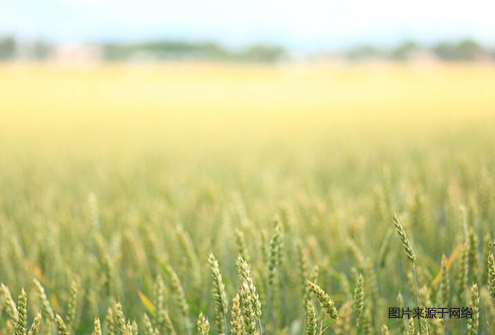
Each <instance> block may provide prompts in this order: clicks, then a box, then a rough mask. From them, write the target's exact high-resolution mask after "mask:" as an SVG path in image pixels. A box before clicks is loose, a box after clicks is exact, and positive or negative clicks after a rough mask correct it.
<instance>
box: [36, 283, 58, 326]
mask: <svg viewBox="0 0 495 335" xmlns="http://www.w3.org/2000/svg"><path fill="white" fill-rule="evenodd" d="M33 281H34V285H35V286H36V288H37V290H38V295H39V297H40V300H41V311H42V313H43V315H44V316H45V318H46V319H48V320H50V321H55V313H53V309H52V306H51V305H50V302H49V301H48V297H47V296H46V293H45V289H44V288H43V286H41V283H40V282H39V281H37V280H36V279H34V280H33Z"/></svg>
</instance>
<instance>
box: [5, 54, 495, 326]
mask: <svg viewBox="0 0 495 335" xmlns="http://www.w3.org/2000/svg"><path fill="white" fill-rule="evenodd" d="M494 153H495V68H494V67H493V66H487V65H466V64H449V65H435V66H433V65H432V66H425V65H422V66H419V65H414V66H413V65H409V66H406V65H386V64H374V65H373V64H363V65H354V66H348V65H328V64H327V65H325V64H320V65H312V66H305V65H280V66H262V65H221V64H217V65H212V64H169V65H162V66H144V65H140V66H138V65H127V66H122V65H113V66H109V65H108V66H104V67H94V68H76V69H74V68H67V69H61V68H58V67H54V66H46V65H44V66H36V65H25V64H15V65H9V66H7V65H2V66H0V283H3V284H2V286H1V289H0V334H1V335H7V334H14V335H26V334H29V335H38V334H39V335H55V334H58V335H84V334H90V333H92V334H94V335H138V334H139V335H193V334H199V335H207V334H223V335H255V334H259V335H303V334H306V335H322V334H326V335H330V334H336V335H339V334H341V335H344V334H345V335H349V334H358V335H372V334H400V335H408V334H411V335H412V334H419V333H420V332H421V334H422V335H423V334H431V335H436V334H454V335H455V334H469V335H476V334H479V335H481V334H495V324H494V322H495V321H493V320H495V261H494V258H493V252H495V248H494V247H492V246H491V245H490V243H492V242H493V240H494V239H495V224H494V219H495V154H494ZM394 215H396V216H394ZM415 279H416V280H415ZM415 284H416V285H415ZM418 302H419V306H422V307H437V308H438V307H470V308H472V311H473V318H472V319H456V318H452V319H447V320H440V319H435V318H432V319H423V320H422V321H421V322H418V320H416V319H414V320H413V321H411V322H408V320H407V318H405V319H391V318H389V308H390V307H406V308H407V307H409V308H411V309H413V308H416V307H417V306H418ZM411 320H412V319H411Z"/></svg>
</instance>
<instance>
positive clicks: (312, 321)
mask: <svg viewBox="0 0 495 335" xmlns="http://www.w3.org/2000/svg"><path fill="white" fill-rule="evenodd" d="M317 322H318V321H317V320H316V314H315V308H314V307H313V304H312V303H311V301H309V300H308V301H307V302H306V334H307V335H316V331H317V327H318V325H317Z"/></svg>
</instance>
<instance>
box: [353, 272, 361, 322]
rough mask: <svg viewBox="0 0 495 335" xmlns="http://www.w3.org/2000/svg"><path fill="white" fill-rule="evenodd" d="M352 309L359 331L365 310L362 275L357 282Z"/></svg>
mask: <svg viewBox="0 0 495 335" xmlns="http://www.w3.org/2000/svg"><path fill="white" fill-rule="evenodd" d="M352 309H353V314H354V317H355V320H356V328H357V329H359V322H360V319H361V314H362V313H363V309H364V278H363V275H362V274H359V276H358V278H357V280H356V288H355V289H354V301H353V305H352Z"/></svg>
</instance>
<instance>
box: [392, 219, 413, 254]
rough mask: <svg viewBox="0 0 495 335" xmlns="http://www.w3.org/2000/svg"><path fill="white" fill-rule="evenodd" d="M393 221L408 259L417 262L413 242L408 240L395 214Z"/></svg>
mask: <svg viewBox="0 0 495 335" xmlns="http://www.w3.org/2000/svg"><path fill="white" fill-rule="evenodd" d="M392 219H393V220H394V225H395V229H396V230H397V234H399V237H400V240H401V242H402V247H403V248H404V252H405V253H406V256H407V258H408V259H409V260H410V261H411V262H412V263H415V262H416V255H415V254H414V250H413V248H412V246H411V242H410V241H409V239H408V238H407V234H406V232H405V230H404V227H403V226H402V223H401V222H400V220H399V218H398V217H397V215H396V214H393V216H392Z"/></svg>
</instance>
